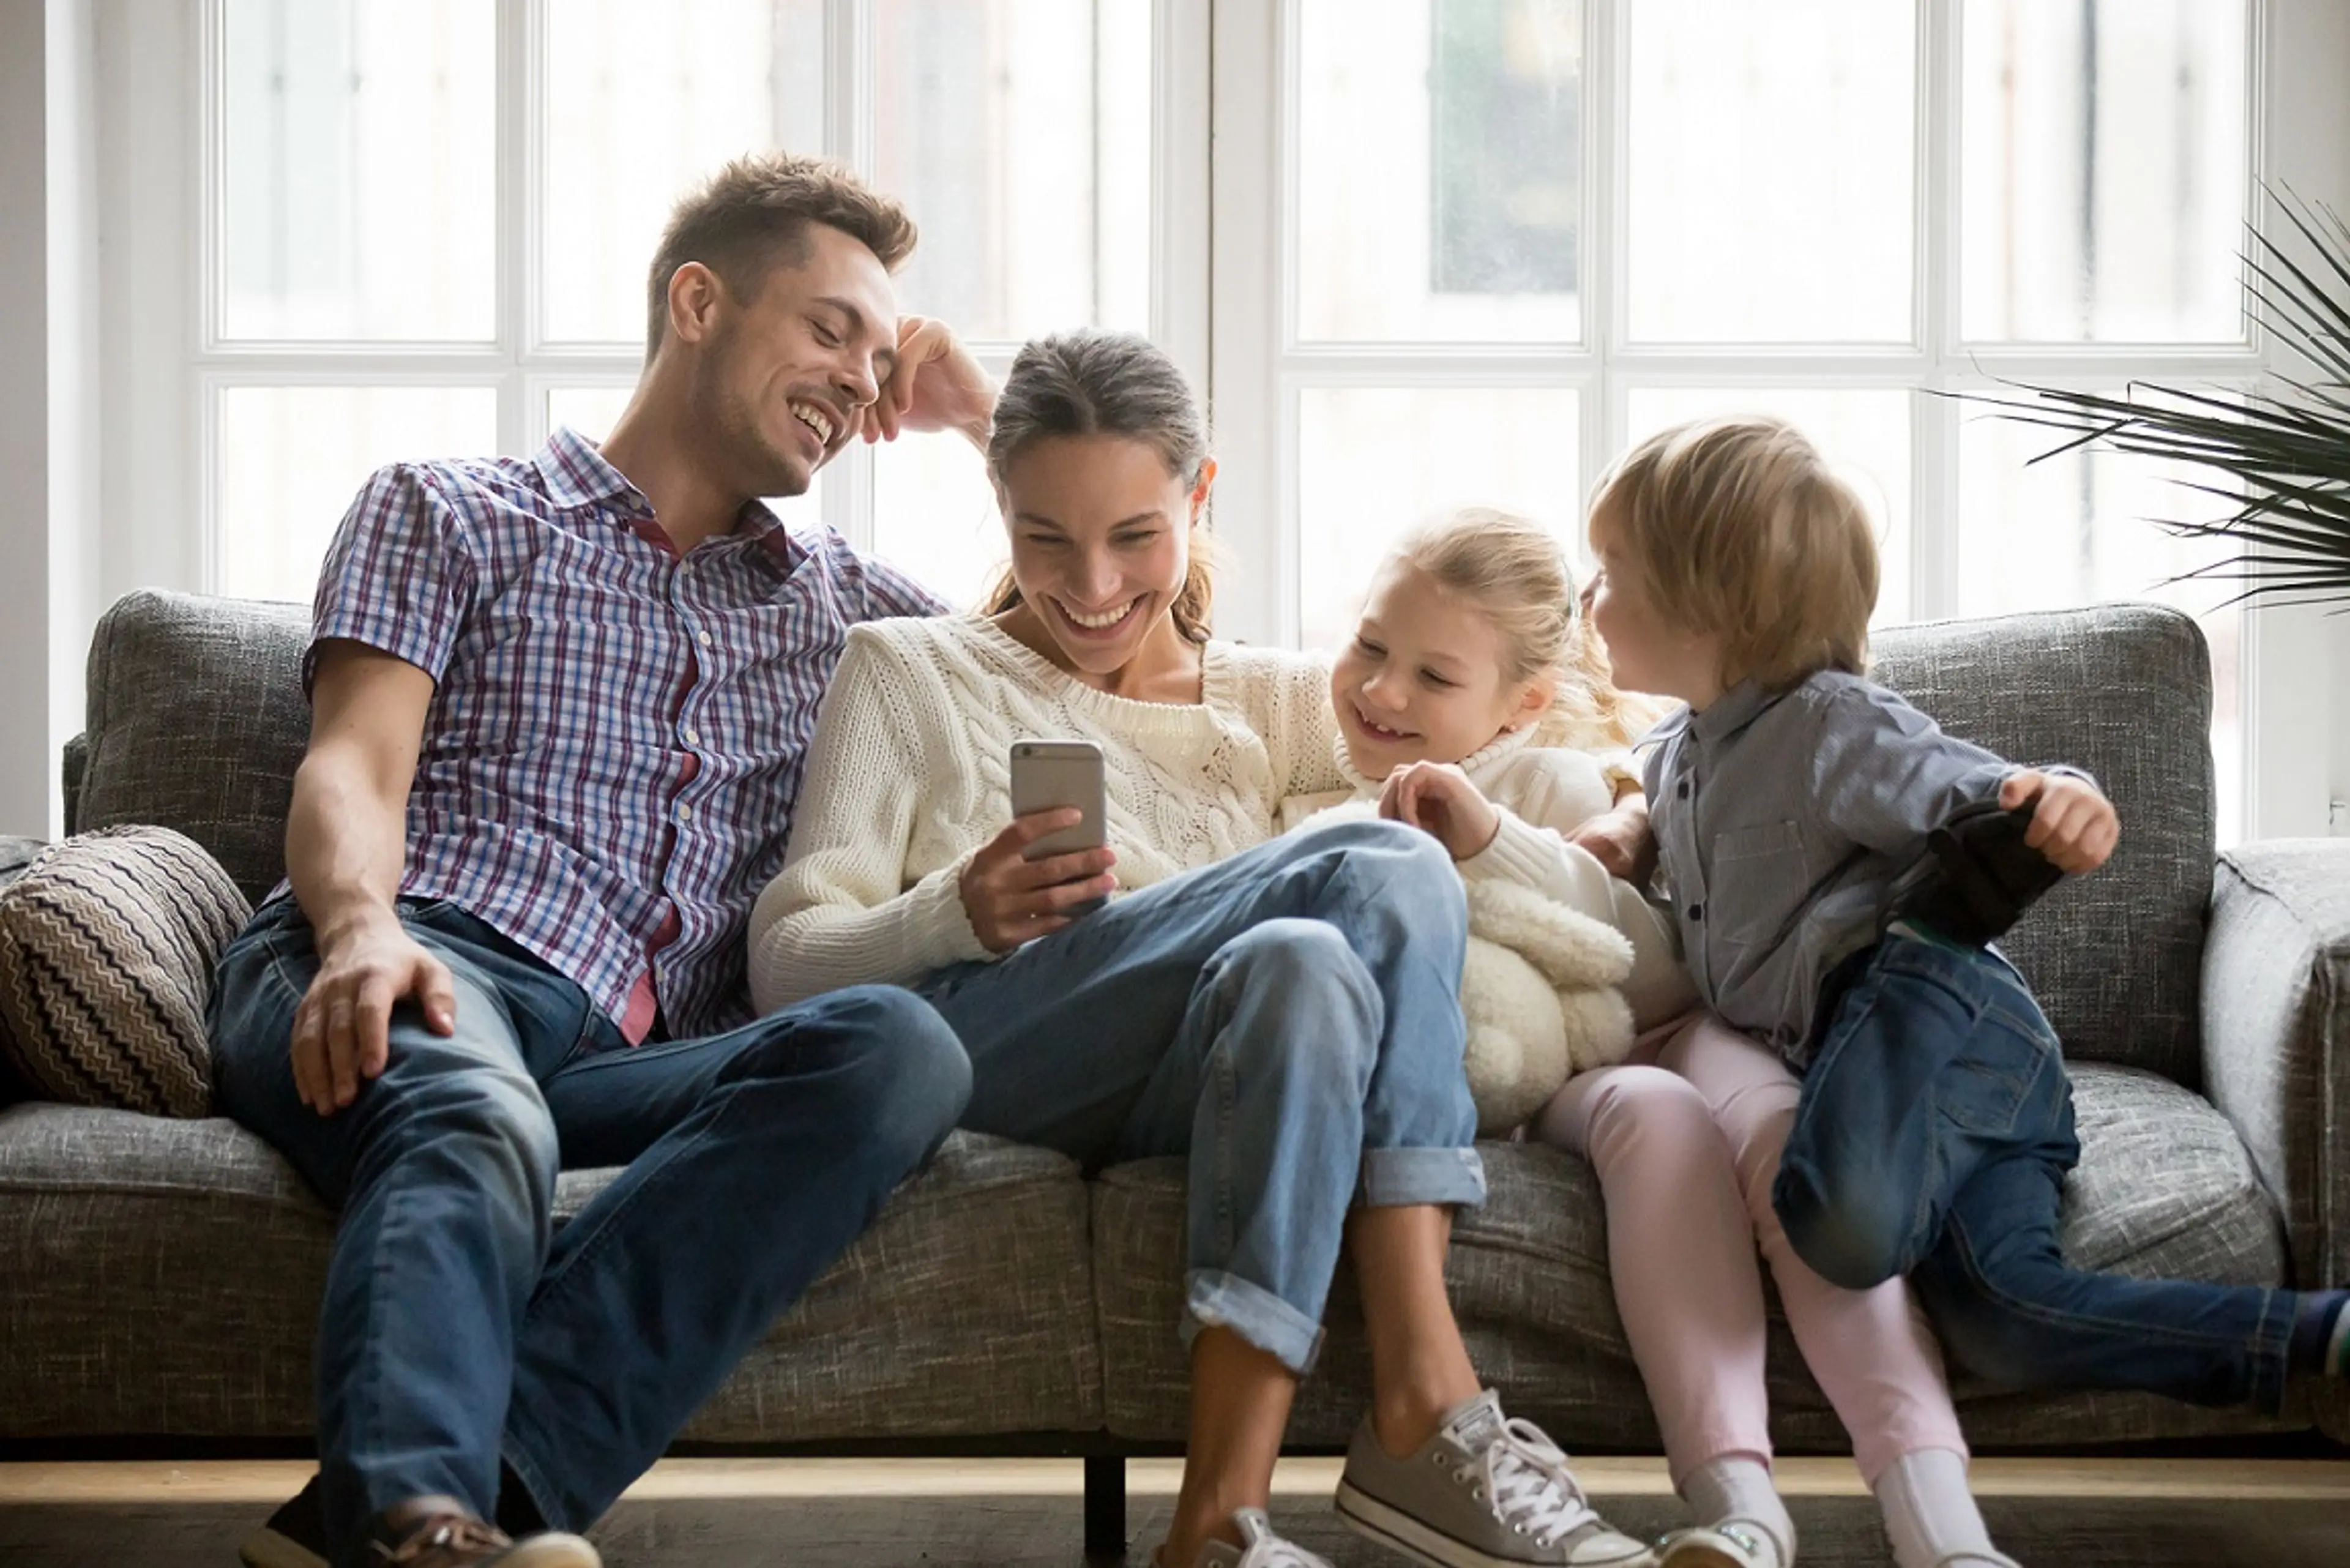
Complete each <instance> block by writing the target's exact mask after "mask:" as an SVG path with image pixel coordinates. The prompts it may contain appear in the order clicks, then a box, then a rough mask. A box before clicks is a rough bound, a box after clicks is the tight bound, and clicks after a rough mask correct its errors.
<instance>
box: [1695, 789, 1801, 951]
mask: <svg viewBox="0 0 2350 1568" xmlns="http://www.w3.org/2000/svg"><path fill="white" fill-rule="evenodd" d="M1711 860H1712V863H1713V864H1712V873H1711V876H1710V877H1708V879H1707V880H1708V884H1709V885H1708V887H1707V888H1706V895H1707V902H1708V904H1709V905H1710V908H1709V909H1707V910H1706V920H1707V923H1708V924H1709V925H1711V927H1712V928H1713V935H1714V936H1715V937H1716V938H1718V939H1719V940H1722V941H1726V942H1735V943H1737V944H1739V945H1741V946H1746V945H1750V944H1752V943H1754V942H1758V941H1773V940H1777V938H1778V937H1779V936H1780V934H1781V933H1782V931H1783V929H1784V928H1785V926H1786V923H1787V919H1788V916H1789V914H1790V913H1791V912H1792V911H1793V910H1794V909H1796V908H1797V907H1798V906H1799V905H1800V904H1801V902H1802V900H1803V896H1804V890H1805V889H1806V888H1808V887H1809V885H1810V879H1809V878H1808V877H1806V876H1805V875H1804V831H1803V825H1802V824H1801V823H1799V822H1797V821H1795V820H1794V818H1793V817H1786V818H1783V819H1781V820H1779V821H1776V822H1754V823H1745V824H1742V825H1741V826H1736V827H1728V828H1724V829H1722V830H1721V832H1719V833H1716V834H1715V835H1714V836H1713V854H1712V856H1711Z"/></svg>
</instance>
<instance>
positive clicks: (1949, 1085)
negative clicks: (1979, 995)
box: [1934, 1012, 2054, 1137]
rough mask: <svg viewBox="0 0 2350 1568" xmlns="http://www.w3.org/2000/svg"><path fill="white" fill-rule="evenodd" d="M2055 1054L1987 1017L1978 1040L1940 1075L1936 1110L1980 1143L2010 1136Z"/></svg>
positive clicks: (2031, 1037)
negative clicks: (1983, 1140) (1983, 1138)
mask: <svg viewBox="0 0 2350 1568" xmlns="http://www.w3.org/2000/svg"><path fill="white" fill-rule="evenodd" d="M2053 1054H2054V1052H2053V1051H2052V1049H2051V1048H2050V1047H2049V1046H2048V1045H2047V1044H2044V1043H2043V1041H2041V1040H2040V1039H2039V1038H2037V1037H2036V1036H2034V1035H2033V1034H2030V1033H2024V1032H2022V1031H2019V1030H2016V1029H2014V1028H2012V1026H2011V1025H2009V1024H2008V1023H2007V1022H2006V1021H2005V1020H2004V1019H2002V1017H2001V1016H2000V1015H1999V1014H1998V1013H1997V1012H1987V1013H1985V1014H1984V1015H1983V1017H1982V1020H1981V1023H1980V1025H1979V1026H1978V1027H1977V1028H1976V1030H1975V1032H1974V1037H1973V1038H1972V1039H1970V1041H1968V1043H1967V1044H1965V1045H1964V1046H1963V1047H1961V1048H1960V1051H1959V1053H1958V1054H1956V1055H1954V1056H1952V1057H1951V1058H1950V1062H1949V1064H1947V1065H1946V1066H1945V1067H1944V1068H1943V1069H1942V1072H1941V1075H1940V1076H1939V1079H1938V1080H1937V1081H1936V1083H1935V1085H1934V1096H1935V1108H1936V1109H1937V1110H1939V1112H1940V1113H1941V1115H1942V1116H1943V1118H1944V1119H1945V1120H1947V1121H1949V1122H1950V1125H1951V1126H1953V1127H1957V1128H1959V1129H1960V1131H1963V1132H1967V1133H1971V1134H1974V1135H1976V1136H1977V1137H2006V1136H2008V1135H2010V1134H2012V1133H2013V1132H2014V1131H2015V1130H2016V1126H2017V1123H2018V1121H2019V1119H2020V1118H2021V1117H2022V1114H2023V1110H2024V1107H2025V1106H2027V1105H2028V1104H2030V1102H2031V1099H2032V1093H2033V1086H2034V1085H2037V1084H2038V1083H2039V1081H2040V1077H2041V1075H2042V1074H2043V1073H2045V1072H2046V1071H2047V1070H2048V1064H2049V1062H2050V1059H2051V1057H2052V1056H2053Z"/></svg>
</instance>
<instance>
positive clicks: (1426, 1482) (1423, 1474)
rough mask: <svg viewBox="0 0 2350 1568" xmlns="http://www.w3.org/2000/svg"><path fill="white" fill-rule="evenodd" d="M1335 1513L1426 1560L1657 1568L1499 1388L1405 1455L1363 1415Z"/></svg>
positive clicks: (1484, 1566)
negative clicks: (1596, 1505) (1516, 1416)
mask: <svg viewBox="0 0 2350 1568" xmlns="http://www.w3.org/2000/svg"><path fill="white" fill-rule="evenodd" d="M1337 1507H1338V1513H1339V1516H1340V1517H1341V1518H1343V1519H1345V1520H1346V1521H1347V1523H1348V1524H1349V1525H1351V1526H1352V1527H1353V1528H1354V1529H1355V1530H1357V1532H1361V1533H1362V1534H1364V1535H1367V1536H1369V1537H1370V1538H1371V1539H1372V1540H1374V1541H1376V1542H1379V1543H1380V1544H1382V1545H1384V1546H1388V1547H1390V1548H1392V1549H1394V1550H1395V1551H1398V1552H1402V1553H1403V1554H1404V1555H1405V1556H1407V1557H1409V1558H1412V1559H1413V1560H1415V1561H1417V1562H1419V1563H1427V1564H1430V1568H1657V1557H1656V1553H1654V1552H1651V1551H1649V1550H1648V1547H1647V1546H1645V1545H1643V1544H1641V1543H1640V1542H1638V1541H1635V1540H1633V1539H1632V1538H1631V1537H1630V1536H1628V1535H1626V1534H1624V1533H1623V1532H1620V1531H1617V1530H1613V1529H1611V1528H1609V1526H1608V1524H1607V1521H1606V1520H1604V1519H1602V1518H1600V1517H1599V1515H1598V1514H1597V1513H1596V1511H1593V1509H1592V1507H1591V1504H1590V1503H1589V1502H1588V1501H1586V1499H1585V1497H1584V1495H1583V1489H1582V1488H1581V1487H1580V1486H1578V1485H1576V1484H1575V1477H1574V1476H1573V1475H1571V1474H1570V1473H1568V1471H1567V1468H1566V1455H1565V1454H1564V1453H1562V1452H1560V1451H1559V1448H1558V1446H1557V1445H1556V1444H1555V1443H1553V1442H1552V1441H1551V1440H1550V1439H1549V1438H1546V1437H1544V1435H1543V1432H1542V1428H1539V1427H1536V1426H1535V1425H1534V1423H1533V1422H1531V1421H1513V1420H1510V1419H1507V1418H1505V1417H1503V1414H1502V1401H1501V1398H1500V1397H1499V1396H1497V1395H1496V1394H1494V1393H1493V1391H1492V1389H1487V1390H1486V1391H1485V1392H1484V1393H1482V1394H1481V1395H1479V1396H1478V1397H1476V1398H1474V1399H1471V1400H1470V1401H1469V1402H1468V1403H1467V1404H1464V1405H1462V1406H1461V1407H1460V1408H1459V1409H1457V1410H1454V1411H1453V1412H1452V1413H1451V1415H1450V1416H1447V1417H1445V1418H1444V1422H1443V1424H1442V1425H1441V1426H1440V1427H1438V1428H1437V1429H1436V1434H1435V1435H1434V1436H1433V1437H1431V1438H1429V1439H1428V1441H1427V1442H1425V1443H1422V1444H1421V1445H1420V1446H1419V1451H1418V1452H1416V1453H1413V1454H1411V1455H1410V1456H1409V1457H1408V1458H1405V1459H1389V1458H1388V1453H1387V1450H1386V1449H1382V1448H1380V1447H1379V1444H1378V1438H1376V1437H1374V1436H1373V1435H1372V1432H1371V1423H1370V1421H1369V1419H1368V1418H1366V1419H1365V1420H1364V1422H1363V1424H1362V1426H1361V1427H1360V1428H1358V1429H1357V1431H1356V1433H1355V1440H1354V1442H1353V1443H1352V1444H1350V1445H1349V1446H1348V1447H1347V1469H1346V1471H1345V1473H1344V1474H1343V1475H1341V1476H1340V1478H1339V1480H1338V1498H1337Z"/></svg>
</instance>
